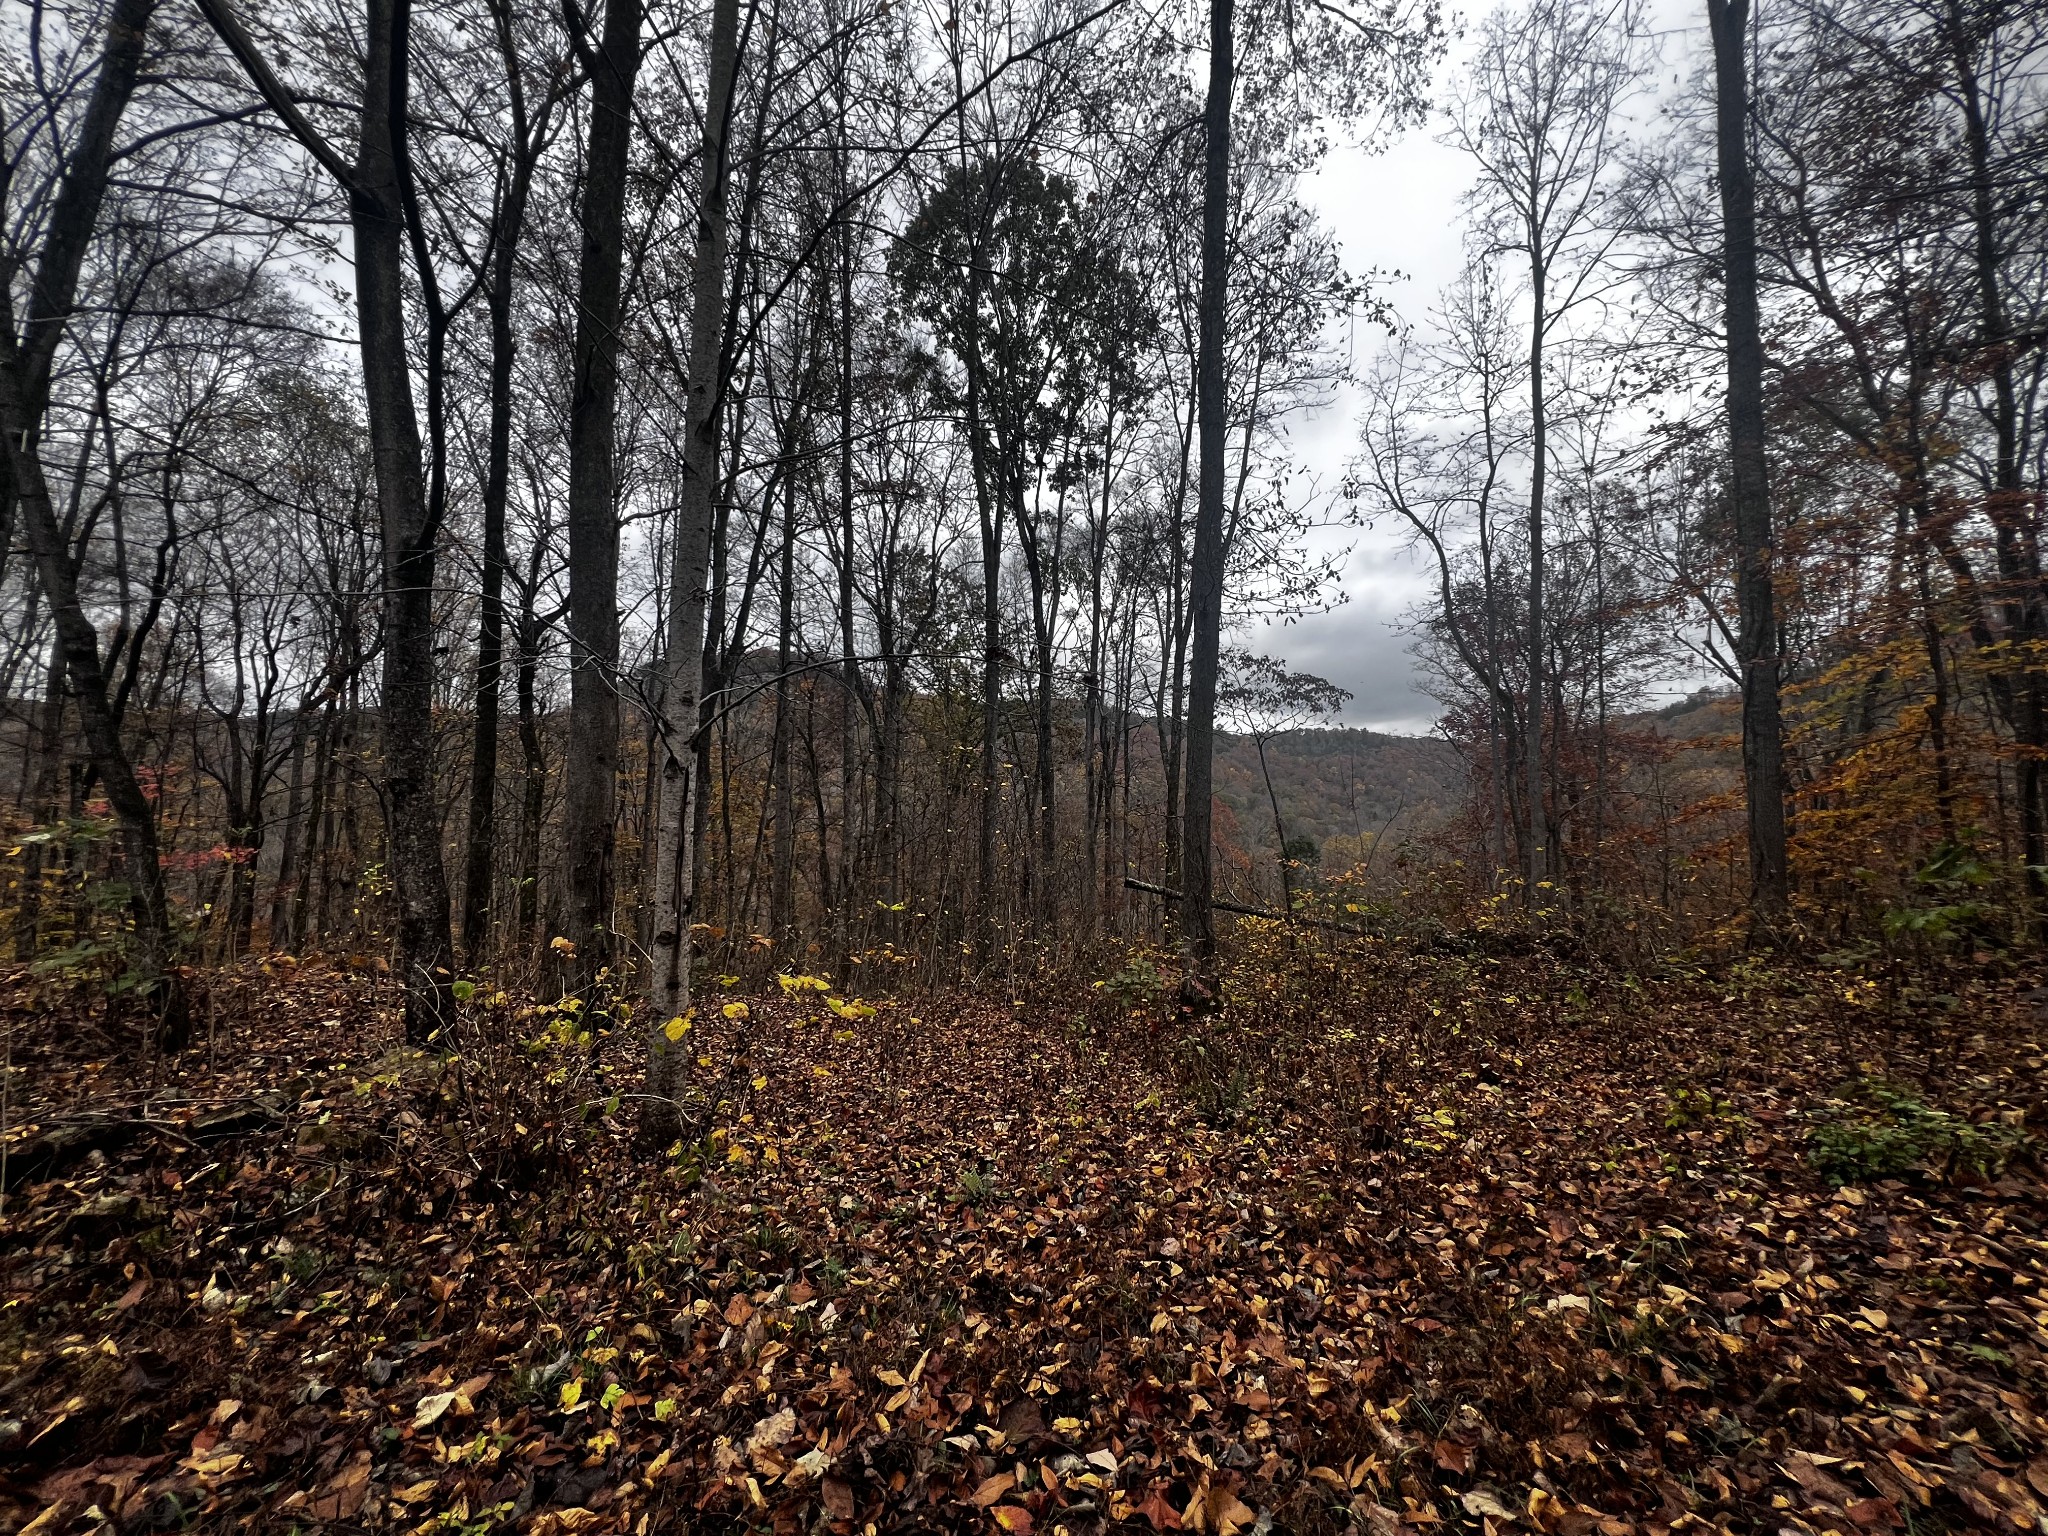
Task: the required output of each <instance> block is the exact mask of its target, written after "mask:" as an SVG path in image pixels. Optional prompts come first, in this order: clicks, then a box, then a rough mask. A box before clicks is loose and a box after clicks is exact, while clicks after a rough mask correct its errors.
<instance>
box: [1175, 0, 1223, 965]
mask: <svg viewBox="0 0 2048 1536" xmlns="http://www.w3.org/2000/svg"><path fill="white" fill-rule="evenodd" d="M1232 6H1233V0H1210V4H1209V97H1208V102H1207V104H1206V106H1205V108H1204V111H1203V125H1204V128H1205V130H1206V134H1207V144H1206V155H1205V162H1204V166H1203V174H1202V299H1201V336H1200V342H1199V355H1198V358H1197V361H1196V373H1197V388H1198V390H1199V399H1198V414H1199V418H1200V431H1201V466H1200V474H1199V478H1198V493H1197V497H1196V503H1195V550H1194V559H1193V561H1192V564H1191V567H1190V571H1189V599H1190V603H1191V605H1192V608H1193V621H1194V622H1193V634H1192V637H1191V638H1192V644H1191V646H1190V654H1189V657H1188V714H1187V731H1186V738H1185V744H1184V746H1185V757H1186V774H1187V792H1186V799H1185V801H1184V803H1183V805H1182V808H1181V818H1182V820H1181V828H1182V830H1181V843H1182V849H1181V868H1180V880H1181V893H1182V901H1181V949H1182V954H1183V958H1184V961H1185V965H1186V974H1185V976H1184V977H1183V981H1182V989H1183V996H1184V998H1185V999H1186V1000H1187V1001H1189V1002H1190V1003H1193V1002H1197V1001H1199V1002H1202V1003H1205V1004H1206V1002H1207V1001H1208V1000H1209V999H1211V998H1213V996H1214V994H1215V956H1216V918H1215V914H1214V912H1212V911H1211V910H1210V905H1209V902H1210V897H1211V894H1212V892H1213V889H1214V880H1215V870H1214V867H1213V862H1212V861H1213V847H1212V843H1213V838H1212V826H1211V817H1210V812H1211V805H1210V795H1211V773H1212V770H1213V767H1214V763H1213V755H1214V750H1215V731H1216V670H1217V665H1218V658H1219V655H1220V652H1221V649H1222V643H1223V563H1224V556H1225V550H1224V548H1223V460H1224V452H1225V443H1224V434H1225V431H1226V429H1227V427H1228V421H1227V419H1226V415H1225V402H1224V383H1225V379H1224V356H1223V340H1224V336H1223V327H1224V316H1225V312H1226V308H1227V301H1228V295H1227V293H1226V290H1225V282H1226V278H1227V256H1228V252H1227V250H1226V242H1227V240H1228V239H1229V231H1230V93H1231V85H1232V74H1233V69H1234V65H1235V62H1236V61H1235V59H1234V57H1233V49H1234V47H1235V40H1234V37H1233V26H1232V23H1233V16H1232Z"/></svg>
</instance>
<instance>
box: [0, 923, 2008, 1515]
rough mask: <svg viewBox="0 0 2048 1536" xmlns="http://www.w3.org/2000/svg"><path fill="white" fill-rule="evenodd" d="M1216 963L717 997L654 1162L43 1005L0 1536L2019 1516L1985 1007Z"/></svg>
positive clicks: (579, 1101)
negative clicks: (889, 993)
mask: <svg viewBox="0 0 2048 1536" xmlns="http://www.w3.org/2000/svg"><path fill="white" fill-rule="evenodd" d="M1247 974H1248V975H1249V976H1250V979H1246V976H1245V975H1241V976H1240V977H1239V979H1238V981H1237V982H1236V984H1235V986H1236V990H1237V995H1236V997H1235V998H1234V1000H1233V1006H1232V1007H1231V1009H1230V1010H1229V1011H1228V1013H1226V1015H1225V1016H1224V1020H1223V1021H1222V1022H1220V1023H1208V1024H1202V1025H1197V1026H1190V1025H1186V1024H1183V1023H1180V1022H1178V1021H1175V1020H1173V1019H1171V1018H1170V1017H1168V1016H1166V1015H1164V1014H1163V1013H1160V1012H1155V1011H1154V1004H1153V1003H1152V1002H1151V1001H1149V1000H1148V998H1147V997H1146V996H1145V995H1144V994H1145V989H1144V988H1143V987H1142V986H1138V987H1135V988H1131V987H1126V988H1119V989H1111V990H1107V991H1105V990H1100V989H1098V990H1094V991H1087V992H1083V993H1082V995H1081V1001H1079V1002H1078V1003H1077V1002H1076V1000H1075V989H1072V988H1065V989H1052V990H1051V991H1050V992H1049V994H1048V995H1043V996H1040V995H1034V994H1033V993H1030V992H1025V993H1021V994H1020V995H1018V996H1016V997H1000V998H994V999H989V998H980V999H975V998H965V997H961V998H952V999H939V1000H928V1001H926V1002H923V1003H921V1004H918V1005H914V1006H910V1005H903V1006H881V1007H880V1008H879V1009H878V1011H877V1012H876V1013H875V1014H874V1015H873V1016H872V1017H862V1016H860V1012H861V1011H860V1010H859V1009H857V1008H848V1009H846V1010H845V1012H844V1014H842V1013H841V1012H839V1011H828V1009H827V1007H826V1006H825V1003H824V999H823V998H822V997H821V996H819V995H817V994H813V993H808V992H804V991H801V990H799V991H797V992H796V993H794V994H793V995H789V996H778V997H776V998H773V999H751V1000H749V1001H748V1005H747V1007H746V1008H745V1009H738V1008H735V1009H731V1010H728V1011H730V1012H732V1013H735V1014H740V1013H744V1014H745V1015H746V1016H744V1017H736V1018H725V1017H723V1016H722V1014H720V1013H718V1012H715V1011H713V1010H708V1009H707V1010H706V1014H707V1017H706V1018H705V1020H704V1021H703V1022H702V1023H701V1024H700V1025H699V1026H698V1028H697V1033H696V1034H695V1035H693V1036H692V1037H691V1038H692V1040H693V1043H694V1048H695V1049H696V1050H697V1051H699V1052H700V1053H701V1057H700V1063H701V1064H700V1066H699V1067H698V1072H699V1076H700V1081H701V1082H703V1083H705V1084H708V1085H710V1086H711V1089H712V1091H713V1092H714V1093H715V1094H717V1095H718V1096H719V1103H720V1105H721V1106H722V1107H720V1108H718V1109H717V1110H716V1111H715V1114H714V1116H713V1118H712V1121H711V1122H710V1134H709V1135H708V1136H707V1138H706V1139H705V1141H704V1142H702V1143H701V1144H699V1145H697V1146H695V1147H691V1148H677V1149H670V1150H669V1151H668V1152H666V1153H662V1154H656V1155H642V1154H640V1153H637V1152H636V1151H635V1150H634V1147H633V1144H632V1139H631V1135H630V1120H631V1117H632V1074H631V1072H630V1070H629V1068H628V1067H627V1066H626V1065H625V1063H626V1061H627V1059H628V1057H629V1055H630V1048H629V1046H628V1045H627V1043H626V1042H624V1041H623V1040H619V1041H612V1042H607V1043H606V1044H605V1046H604V1049H603V1051H602V1053H601V1054H602V1057H603V1058H604V1059H601V1060H598V1061H595V1062H593V1061H592V1060H591V1059H590V1055H589V1053H588V1052H586V1051H585V1050H584V1049H583V1048H582V1047H580V1046H579V1045H578V1044H577V1043H576V1041H575V1039H574V1036H575V1033H576V1024H577V1021H576V1019H575V1017H574V1016H573V1015H571V1016H568V1017H566V1018H565V1017H563V1016H562V1015H560V1014H558V1013H552V1012H550V1011H547V1010H541V1011H538V1012H536V1011H534V1010H531V1009H520V1008H518V1007H517V1006H515V1004H514V1003H512V1002H511V1001H498V1000H495V999H488V998H479V999H477V1001H476V1004H475V1013H474V1016H473V1018H472V1019H471V1020H470V1023H469V1026H468V1028H469V1029H470V1031H471V1033H472V1036H473V1038H474V1039H475V1040H476V1041H479V1042H484V1043H483V1044H480V1045H477V1046H476V1047H475V1048H473V1049H472V1050H470V1051H468V1052H467V1053H465V1056H464V1057H463V1058H462V1059H461V1060H459V1061H450V1060H447V1059H441V1058H430V1057H421V1056H416V1055H408V1054H406V1053H404V1052H402V1051H400V1050H399V1049H398V1048H397V1046H396V1043H395V1032H394V1028H393V1026H392V1024H391V1023H390V1013H389V1006H388V1005H389V999H388V997H387V996H386V995H385V994H384V993H383V992H382V991H380V990H379V988H380V986H381V984H379V983H376V982H374V981H372V980H371V979H368V978H363V977H358V976H353V975H351V974H348V973H346V972H342V971H329V970H325V969H319V968H316V967H313V966H310V965H309V966H306V967H301V968H282V969H279V970H278V972H277V973H276V974H274V975H270V974H259V973H257V972H256V971H254V970H251V971H249V972H246V973H244V974H242V975H241V976H239V977H238V978H236V979H235V980H234V981H233V983H232V990H224V991H223V994H222V996H221V998H220V999H219V1001H218V1002H217V1004H216V1008H215V1015H214V1016H215V1027H214V1037H213V1040H212V1043H211V1045H210V1047H202V1048H200V1049H198V1050H196V1051H195V1052H193V1053H191V1054H190V1055H189V1057H188V1058H187V1059H186V1060H184V1061H182V1062H178V1063H174V1064H171V1065H169V1066H163V1065H160V1064H159V1065H155V1066H152V1065H150V1064H146V1063H145V1064H142V1065H138V1064H136V1063H135V1062H134V1061H133V1060H122V1059H120V1058H119V1057H117V1056H115V1055H114V1054H113V1053H111V1052H110V1051H107V1050H106V1047H105V1044H104V1042H102V1043H100V1045H99V1046H98V1050H100V1051H102V1052H105V1054H95V1037H94V1035H93V1033H92V1026H90V1025H89V1024H88V1023H86V1022H84V1021H83V1020H72V1019H70V1018H69V1017H68V1016H67V1017H64V1018H63V1019H62V1020H61V1022H62V1023H63V1025H64V1027H63V1028H62V1029H59V1030H54V1031H53V1030H51V1029H49V1028H48V1027H47V1026H46V1025H39V1026H38V1027H36V1028H34V1029H27V1028H23V1027H22V1025H23V1024H24V1022H25V1021H24V1020H23V1019H21V1018H19V1017H18V1018H17V1020H16V1025H17V1029H16V1036H17V1042H18V1043H17V1046H16V1053H15V1060H14V1069H15V1070H14V1079H13V1081H14V1087H13V1097H14V1103H13V1107H12V1110H11V1119H10V1129H9V1132H8V1135H9V1159H10V1162H9V1167H8V1171H7V1173H6V1182H7V1183H8V1184H9V1186H10V1188H9V1192H8V1194H7V1197H6V1206H5V1211H4V1217H0V1221H4V1225H0V1243H4V1251H5V1255H6V1258H5V1266H6V1267H5V1284H6V1302H5V1313H4V1319H5V1322H4V1326H5V1336H4V1341H0V1342H4V1348H5V1358H4V1361H0V1374H4V1376H5V1378H6V1384H5V1386H4V1388H0V1418H4V1420H5V1423H4V1424H0V1479H4V1481H0V1528H5V1529H31V1530H34V1531H36V1532H38V1533H55V1532H73V1531H86V1530H95V1529H98V1530H104V1529H109V1528H111V1529H113V1530H116V1531H131V1530H147V1529H187V1530H193V1529H196V1530H226V1529H229V1528H233V1527H242V1528H250V1529H260V1530H279V1531H283V1530H294V1529H296V1530H300V1531H308V1532H310V1531H322V1530H328V1531H387V1530H404V1531H417V1532H456V1531H463V1532H484V1531H491V1530H500V1529H515V1528H516V1529H520V1530H526V1531H535V1532H596V1531H658V1530H735V1531H737V1530H749V1529H754V1530H771V1529H772V1530H777V1531H785V1532H795V1531H827V1530H829V1531H839V1532H868V1531H874V1532H887V1531H905V1530H942V1531H976V1530H987V1531H1012V1532H1022V1531H1034V1530H1035V1531H1039V1532H1052V1531H1059V1530H1065V1531H1068V1532H1071V1533H1075V1536H1079V1533H1082V1532H1091V1531H1100V1530H1105V1529H1122V1530H1130V1531H1136V1530H1146V1529H1155V1530H1172V1529H1184V1530H1199V1531H1205V1532H1230V1531H1234V1530H1256V1529H1278V1530H1289V1531H1333V1530H1347V1529H1364V1530H1370V1531H1375V1532H1390V1531H1397V1530H1403V1529H1413V1530H1426V1529H1430V1528H1442V1529H1446V1530H1451V1529H1471V1530H1478V1529H1481V1528H1482V1527H1485V1528H1491V1529H1493V1530H1496V1531H1504V1530H1508V1529H1524V1530H1539V1529H1540V1530H1545V1531H1556V1532H1566V1533H1578V1532H1588V1531H1600V1532H1606V1533H1621V1532H1628V1531H1645V1532H1657V1531H1666V1530H1681V1529H1700V1530H1706V1529H1713V1528H1724V1529H1729V1530H1735V1531H1779V1530H1783V1531H1793V1532H1803V1531H1825V1530H1834V1531H1840V1532H1845V1533H1846V1532H1852V1531H1873V1532H1883V1531H1891V1530H1899V1531H1906V1530H1911V1531H1915V1532H1929V1531H1943V1530H1948V1531H1962V1530H2012V1531H2021V1530H2033V1529H2036V1528H2042V1527H2043V1517H2042V1510H2043V1508H2044V1507H2048V1459H2044V1452H2048V1423H2044V1421H2043V1419H2042V1418H2041V1417H2040V1415H2041V1413H2042V1407H2043V1404H2042V1392H2041V1388H2042V1369H2043V1361H2042V1354H2041V1351H2042V1348H2043V1346H2044V1344H2048V1334H2044V1332H2043V1323H2042V1321H2041V1318H2042V1314H2043V1312H2044V1310H2048V1292H2044V1291H2043V1289H2042V1285H2041V1281H2042V1277H2043V1270H2042V1260H2043V1254H2044V1245H2043V1242H2042V1237H2041V1231H2040V1222H2041V1219H2042V1214H2043V1211H2042V1198H2041V1197H2042V1189H2041V1185H2040V1182H2039V1177H2038V1172H2037V1170H2036V1168H2035V1167H2034V1165H2033V1164H2032V1162H2031V1161H2030V1159H2029V1150H2030V1147H2029V1144H2028V1143H2027V1142H2026V1140H2025V1131H2024V1121H2025V1119H2026V1117H2027V1114H2028V1113H2029V1111H2031V1110H2032V1108H2033V1106H2034V1105H2035V1104H2036V1102H2037V1096H2038V1093H2039V1089H2040V1085H2041V1081H2042V1067H2043V1060H2042V1056H2041V1054H2040V1051H2041V1046H2040V1045H2039V1043H2038V1042H2037V1040H2036V1039H2035V1033H2036V1031H2037V1030H2038V1029H2039V1028H2040V1024H2039V1020H2038V1018H2037V1016H2036V1014H2035V1013H2034V1011H2033V1009H2034V1004H2033V1003H2032V1002H2031V1001H2030V1000H2029V999H2028V998H2026V997H2024V996H2022V995H2020V994H2018V993H2017V992H2016V991H2015V989H2014V987H2013V985H2012V984H2011V983H2009V982H1999V981H1995V980H1987V981H1985V982H1982V983H1980V984H1973V986H1972V988H1971V990H1970V991H1969V992H1968V994H1967V995H1965V996H1963V997H1962V998H1961V1000H1960V1004H1959V1006H1958V1008H1957V1009H1955V1010H1953V1011H1951V1012H1950V1013H1948V1014H1946V1015H1944V1021H1943V1022H1942V1024H1941V1025H1940V1026H1939V1027H1938V1028H1937V1027H1935V1026H1932V1025H1925V1026H1923V1025H1921V1024H1918V1023H1916V1022H1915V1021H1914V1020H1912V1019H1911V1018H1909V1017H1900V1016H1898V1015H1895V1014H1892V1013H1890V1012H1888V1010H1887V1009H1886V1008H1885V1006H1884V1004H1883V1000H1882V999H1881V998H1878V997H1876V996H1875V995H1858V994H1857V993H1856V992H1855V989H1850V995H1848V996H1846V997H1845V996H1844V995H1843V991H1842V989H1841V988H1840V987H1839V986H1821V985H1818V984H1814V985H1808V984H1806V983H1803V982H1800V981H1797V980H1789V979H1783V978H1773V977H1770V976H1763V975H1751V976H1748V977H1747V978H1746V979H1745V980H1744V981H1743V982H1741V983H1740V984H1731V983H1729V982H1727V981H1726V980H1725V979H1723V980H1719V981H1716V980H1713V979H1710V978H1707V977H1704V976H1700V975H1691V976H1684V975H1672V976H1666V977H1664V978H1663V979H1658V980H1635V979H1630V978H1625V977H1619V976H1611V975H1605V974H1601V973H1597V972H1594V971H1593V970H1591V969H1589V968H1587V967H1584V966H1573V965H1566V964H1563V963H1561V962H1556V961H1553V960H1550V959H1546V958H1543V957H1540V956H1536V957H1529V956H1523V957H1512V956H1506V957H1495V958H1487V957H1486V956H1484V955H1480V954H1465V953H1441V952H1431V951H1416V952H1405V951H1400V950H1397V949H1394V948H1391V947H1386V946H1382V947H1380V948H1378V950H1377V951H1376V952H1375V953H1372V954H1369V955H1365V956H1355V957H1352V958H1349V959H1346V960H1344V961H1342V962H1331V961H1324V960H1308V959H1300V960H1293V961H1290V960H1288V959H1286V958H1285V957H1284V956H1281V957H1278V958H1276V959H1275V960H1274V961H1273V962H1272V964H1271V965H1270V966H1269V967H1268V968H1267V969H1266V970H1263V971H1255V972H1250V973H1247ZM223 986H224V988H226V987H228V986H229V984H228V983H223ZM719 1001H724V999H723V998H721V999H719ZM847 1015H850V1016H847ZM53 1036H54V1037H55V1038H54V1040H53ZM529 1040H531V1041H536V1042H540V1043H538V1044H536V1045H533V1046H532V1047H530V1048H529V1047H528V1046H527V1045H526V1044H525V1042H527V1041H529ZM492 1042H495V1043H492ZM31 1043H33V1044H34V1050H33V1052H31V1049H30V1045H31ZM209 1054H210V1055H211V1058H212V1060H213V1062H214V1063H215V1065H214V1066H213V1067H209V1066H208V1065H207V1058H208V1056H209ZM613 1057H616V1059H617V1065H616V1066H613V1065H611V1064H610V1059H611V1058H613ZM1859 1075H1860V1076H1862V1077H1864V1078H1866V1079H1868V1080H1869V1081H1870V1082H1871V1083H1875V1084H1881V1085H1889V1086H1880V1087H1870V1088H1866V1089H1861V1090H1856V1091H1855V1092H1854V1093H1852V1092H1851V1091H1850V1090H1847V1089H1845V1088H1844V1087H1843V1086H1842V1085H1843V1084H1844V1082H1845V1080H1848V1079H1851V1078H1855V1077H1857V1076H1859ZM1911 1084H1917V1087H1907V1086H1902V1085H1911ZM1873 1094H1875V1095H1879V1096H1880V1097H1872V1095H1873ZM1885 1094H1889V1095H1891V1096H1892V1097H1891V1098H1890V1099H1883V1098H1882V1097H1881V1096H1882V1095H1885ZM1902 1106H1903V1107H1902ZM1916 1115H1917V1116H1919V1117H1920V1118H1917V1119H1916V1118H1915V1116H1916ZM1816 1135H1818V1136H1819V1137H1820V1138H1821V1139H1820V1140H1819V1141H1818V1142H1817V1141H1816ZM1830 1138H1831V1139H1830ZM1817 1146H1819V1147H1821V1148H1822V1149H1823V1150H1827V1149H1831V1151H1828V1155H1829V1156H1832V1157H1833V1158H1834V1161H1833V1162H1831V1163H1830V1164H1829V1165H1828V1166H1829V1167H1830V1169H1831V1170H1832V1171H1833V1172H1834V1173H1835V1174H1836V1175H1837V1176H1850V1177H1852V1178H1857V1177H1858V1176H1859V1175H1860V1182H1851V1183H1849V1184H1846V1185H1844V1186H1843V1187H1841V1188H1840V1189H1835V1188H1832V1187H1831V1186H1830V1184H1829V1183H1828V1182H1827V1181H1826V1180H1824V1179H1823V1178H1822V1177H1821V1176H1820V1173H1819V1172H1818V1171H1817V1169H1816V1168H1815V1166H1814V1163H1813V1155H1814V1152H1815V1150H1816V1147H1817ZM1973 1165H1974V1167H1975V1169H1978V1170H1985V1171H1973Z"/></svg>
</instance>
